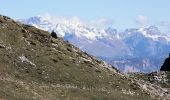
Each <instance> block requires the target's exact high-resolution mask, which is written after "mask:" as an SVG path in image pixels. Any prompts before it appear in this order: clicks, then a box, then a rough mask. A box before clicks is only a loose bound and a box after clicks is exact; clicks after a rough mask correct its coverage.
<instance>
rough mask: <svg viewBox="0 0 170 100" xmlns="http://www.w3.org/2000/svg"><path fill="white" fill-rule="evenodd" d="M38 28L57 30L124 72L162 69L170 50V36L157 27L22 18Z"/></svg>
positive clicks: (69, 39) (83, 48) (49, 18)
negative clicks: (98, 25)
mask: <svg viewBox="0 0 170 100" xmlns="http://www.w3.org/2000/svg"><path fill="white" fill-rule="evenodd" d="M19 21H20V22H22V23H25V24H29V25H32V26H35V27H37V28H40V29H43V30H47V31H50V32H51V31H55V32H56V33H57V35H58V36H61V37H63V38H64V39H65V40H68V41H69V42H71V43H72V44H74V45H75V46H77V47H79V48H81V49H82V50H84V51H86V52H87V53H89V54H92V55H94V56H97V57H99V58H101V59H103V60H105V61H107V62H109V63H110V64H113V65H114V66H116V67H118V69H120V70H121V71H124V72H134V71H141V72H151V71H155V70H158V69H159V67H160V66H161V64H162V62H163V59H164V58H165V57H166V56H167V55H168V54H169V52H170V35H169V34H163V33H161V32H160V31H159V29H158V28H157V27H155V26H150V27H147V28H139V29H137V28H134V29H126V30H125V31H124V32H118V31H117V30H116V29H113V28H110V27H109V28H107V29H102V28H96V27H92V26H90V25H89V26H88V24H85V23H83V22H82V21H80V20H79V19H77V18H58V17H49V16H48V17H43V16H38V17H31V18H29V19H24V20H19Z"/></svg>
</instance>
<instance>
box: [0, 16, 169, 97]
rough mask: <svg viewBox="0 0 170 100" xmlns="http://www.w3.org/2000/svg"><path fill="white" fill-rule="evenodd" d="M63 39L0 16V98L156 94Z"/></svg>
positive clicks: (140, 95) (155, 95) (137, 95)
mask: <svg viewBox="0 0 170 100" xmlns="http://www.w3.org/2000/svg"><path fill="white" fill-rule="evenodd" d="M142 86H143V84H142V83H140V82H138V81H137V80H134V79H133V78H130V77H128V76H126V75H124V74H121V73H120V72H119V71H118V70H117V69H115V68H112V66H110V65H108V64H106V63H104V62H102V61H100V60H98V59H96V58H95V57H92V56H90V55H88V54H87V53H85V52H82V51H81V50H79V49H78V48H76V47H74V46H73V45H71V44H70V43H68V42H65V41H63V39H62V38H56V39H55V38H52V37H51V36H50V33H48V32H46V31H43V30H39V29H36V28H35V27H31V26H28V25H23V24H20V23H16V22H15V21H13V20H12V19H10V18H8V17H6V16H0V99H7V100H58V99H64V100H65V99H66V100H155V99H163V98H166V96H165V97H163V96H162V97H161V95H159V94H155V93H152V92H148V91H146V90H145V89H143V87H142Z"/></svg>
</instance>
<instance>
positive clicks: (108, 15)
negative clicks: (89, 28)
mask: <svg viewBox="0 0 170 100" xmlns="http://www.w3.org/2000/svg"><path fill="white" fill-rule="evenodd" d="M0 13H1V14H3V15H7V16H10V17H12V18H15V19H16V18H28V17H31V16H36V15H43V14H47V13H48V14H51V15H56V16H77V17H80V18H81V19H84V20H96V19H108V20H109V21H112V22H113V26H115V27H116V28H120V29H124V28H129V27H136V26H145V25H148V24H149V25H154V24H156V25H160V26H161V25H162V26H168V27H169V26H170V24H169V22H170V0H27V1H26V0H0Z"/></svg>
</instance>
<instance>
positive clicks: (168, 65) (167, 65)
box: [160, 54, 170, 71]
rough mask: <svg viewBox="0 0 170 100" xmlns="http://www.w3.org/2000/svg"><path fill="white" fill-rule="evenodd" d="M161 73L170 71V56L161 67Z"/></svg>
mask: <svg viewBox="0 0 170 100" xmlns="http://www.w3.org/2000/svg"><path fill="white" fill-rule="evenodd" d="M160 70H161V71H170V54H169V57H168V58H166V60H165V62H164V64H163V65H162V66H161V69H160Z"/></svg>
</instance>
